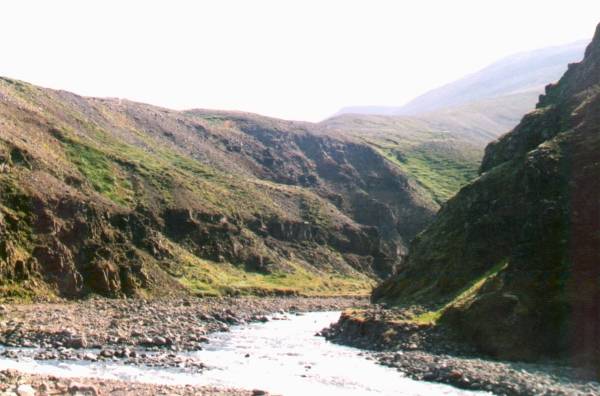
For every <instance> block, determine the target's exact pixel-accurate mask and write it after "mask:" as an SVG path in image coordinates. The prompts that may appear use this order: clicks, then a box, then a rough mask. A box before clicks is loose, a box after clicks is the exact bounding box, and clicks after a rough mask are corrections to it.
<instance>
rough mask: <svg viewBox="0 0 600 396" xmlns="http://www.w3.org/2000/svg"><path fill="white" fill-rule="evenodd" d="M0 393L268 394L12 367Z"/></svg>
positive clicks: (0, 377) (1, 375) (2, 375)
mask: <svg viewBox="0 0 600 396" xmlns="http://www.w3.org/2000/svg"><path fill="white" fill-rule="evenodd" d="M0 395H7V396H8V395H12V396H15V395H17V396H35V395H78V396H101V395H113V396H120V395H138V396H154V395H171V396H174V395H179V396H192V395H196V396H197V395H204V396H261V395H268V393H267V392H264V391H261V390H258V389H256V390H251V391H247V390H239V389H221V388H214V387H195V386H167V385H154V384H142V383H135V382H123V381H110V380H100V379H94V378H57V377H54V376H43V375H32V374H26V373H22V372H19V371H15V370H2V371H0Z"/></svg>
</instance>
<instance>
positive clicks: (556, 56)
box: [394, 41, 588, 115]
mask: <svg viewBox="0 0 600 396" xmlns="http://www.w3.org/2000/svg"><path fill="white" fill-rule="evenodd" d="M587 43H588V42H587V41H577V42H575V43H571V44H567V45H562V46H556V47H549V48H542V49H538V50H535V51H530V52H523V53H519V54H515V55H511V56H509V57H507V58H505V59H502V60H500V61H498V62H495V63H493V64H491V65H489V66H488V67H486V68H484V69H482V70H480V71H478V72H476V73H473V74H471V75H469V76H466V77H464V78H462V79H460V80H458V81H455V82H453V83H450V84H448V85H445V86H443V87H440V88H437V89H434V90H432V91H430V92H427V93H425V94H423V95H421V96H419V97H417V98H415V99H413V100H411V101H410V102H409V103H407V104H406V105H404V106H402V107H400V108H399V109H397V110H396V111H395V112H394V114H396V115H416V114H423V113H430V112H433V111H437V110H440V109H444V108H449V107H456V106H460V105H464V104H467V103H473V102H477V101H480V100H482V99H490V98H497V97H501V96H506V95H512V94H516V93H522V92H528V91H534V92H537V93H542V92H543V89H544V86H545V85H546V84H548V83H551V82H554V81H556V80H558V79H559V78H560V76H561V75H562V74H563V73H564V72H565V70H566V65H567V64H569V63H572V62H576V61H579V60H580V59H581V57H582V55H583V51H584V49H585V46H586V45H587Z"/></svg>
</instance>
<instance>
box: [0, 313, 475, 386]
mask: <svg viewBox="0 0 600 396" xmlns="http://www.w3.org/2000/svg"><path fill="white" fill-rule="evenodd" d="M338 317H339V312H313V313H308V314H304V315H301V316H295V315H290V316H288V317H286V320H271V321H270V322H268V323H257V324H250V325H244V326H235V327H232V329H231V331H230V332H225V333H215V334H212V335H211V336H210V337H209V338H210V343H209V344H207V345H206V347H205V350H202V351H198V352H194V353H193V355H195V356H197V357H198V358H200V359H201V361H202V362H204V363H205V364H206V365H207V366H208V367H209V369H207V370H204V371H203V372H202V373H189V372H185V371H182V370H174V369H156V368H147V367H139V366H125V365H122V364H118V362H109V363H107V362H99V363H86V362H72V361H62V362H56V361H34V360H31V359H21V360H19V361H15V360H11V359H0V368H15V369H19V370H22V371H27V372H31V373H38V374H52V375H57V376H67V377H97V378H106V379H121V380H129V381H138V382H147V383H160V384H173V385H182V384H192V385H211V386H223V387H234V388H243V389H262V390H266V391H269V392H271V393H274V394H282V395H290V396H294V395H340V396H341V395H344V396H351V395H361V396H362V395H394V396H397V395H473V394H477V393H476V392H468V391H463V390H460V389H456V388H453V387H450V386H447V385H441V384H433V383H428V382H421V381H414V380H412V379H409V378H407V377H404V376H403V375H402V374H401V373H399V372H398V371H397V370H395V369H392V368H388V367H384V366H381V365H378V364H376V363H375V362H373V361H371V360H368V359H366V358H365V357H364V356H362V353H361V351H360V350H358V349H355V348H350V347H345V346H341V345H336V344H332V343H330V342H327V341H326V340H325V339H324V338H322V337H315V333H316V332H317V331H319V330H321V329H322V328H324V327H326V326H328V325H329V324H330V323H332V322H334V321H336V320H337V318H338ZM479 394H483V393H479Z"/></svg>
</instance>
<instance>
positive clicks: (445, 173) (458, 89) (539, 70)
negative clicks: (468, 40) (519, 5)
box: [319, 42, 585, 205]
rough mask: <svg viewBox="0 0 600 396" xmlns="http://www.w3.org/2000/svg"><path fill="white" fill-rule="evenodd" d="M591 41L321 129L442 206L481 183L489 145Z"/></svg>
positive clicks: (517, 59) (356, 111)
mask: <svg viewBox="0 0 600 396" xmlns="http://www.w3.org/2000/svg"><path fill="white" fill-rule="evenodd" d="M584 47H585V45H584V42H577V43H573V44H569V45H565V46H559V47H551V48H545V49H541V50H537V51H532V52H527V53H522V54H517V55H513V56H511V57H508V58H506V59H503V60H501V61H499V62H496V63H494V64H492V65H490V66H489V67H487V68H485V69H483V70H481V71H479V72H477V73H474V74H473V75H470V76H467V77H465V78H463V79H460V80H458V81H455V82H453V83H450V84H448V85H446V86H444V87H440V88H438V89H435V90H432V91H431V92H428V93H426V94H424V95H422V96H419V97H417V98H415V99H414V100H413V101H411V102H410V103H409V104H407V105H406V106H404V107H385V108H383V107H377V106H369V107H353V108H345V109H342V110H341V111H340V112H338V115H336V116H334V117H332V118H329V119H327V120H324V121H323V122H321V123H320V124H319V125H320V127H321V129H322V131H324V132H325V133H327V134H330V135H334V136H337V137H344V136H350V137H353V138H354V139H357V140H359V141H362V142H364V143H366V144H368V145H370V146H371V147H373V148H374V149H375V150H376V151H378V152H379V153H381V154H382V155H383V156H384V157H386V158H387V159H388V160H389V161H390V162H391V163H393V164H395V165H396V166H398V168H399V169H400V170H401V171H402V172H404V173H406V174H407V175H408V176H409V177H410V178H411V179H412V180H414V181H415V182H416V183H417V184H418V185H420V186H421V187H422V188H423V189H424V190H425V191H426V192H427V194H428V196H429V199H430V200H432V201H433V202H434V204H436V205H439V204H442V203H443V202H445V201H446V200H447V199H448V198H450V197H451V196H453V195H454V194H455V193H456V192H458V190H459V189H460V188H461V187H462V186H464V185H465V184H466V183H468V182H470V181H471V180H473V179H474V178H475V177H476V175H477V172H476V169H477V167H478V165H479V161H480V160H481V157H482V156H483V149H484V147H485V145H486V144H487V143H489V142H490V141H492V140H494V139H496V138H497V137H498V136H500V135H502V134H503V133H506V132H507V131H509V130H511V129H512V128H513V127H515V126H516V125H517V124H518V123H519V120H520V119H521V117H522V116H523V114H525V113H526V112H528V111H529V110H530V109H531V108H533V107H534V105H535V103H536V102H537V100H538V97H539V95H540V94H541V93H542V92H543V87H544V85H545V84H547V83H550V82H554V81H556V80H557V79H558V78H559V77H560V76H561V74H562V73H563V72H564V70H565V69H566V65H567V63H568V62H572V61H576V60H579V59H581V57H582V54H583V51H584Z"/></svg>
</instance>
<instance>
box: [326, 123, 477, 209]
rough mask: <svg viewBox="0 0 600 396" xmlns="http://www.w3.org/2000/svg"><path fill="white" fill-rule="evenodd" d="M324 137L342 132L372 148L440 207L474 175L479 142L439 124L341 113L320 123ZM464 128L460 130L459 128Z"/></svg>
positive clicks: (475, 173) (457, 129)
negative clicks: (324, 133) (324, 132)
mask: <svg viewBox="0 0 600 396" xmlns="http://www.w3.org/2000/svg"><path fill="white" fill-rule="evenodd" d="M322 125H323V128H324V129H325V130H326V131H327V133H331V134H334V135H337V134H348V135H351V136H353V137H355V138H358V139H360V140H361V141H363V142H365V143H367V144H369V145H371V146H372V147H374V148H375V149H376V150H377V151H378V152H379V153H380V154H381V155H382V156H383V157H384V158H386V159H387V160H388V161H390V163H392V164H394V165H395V166H397V167H398V168H399V169H401V170H402V171H403V172H404V173H405V174H406V175H408V177H410V178H411V179H413V180H414V181H416V182H417V183H418V185H420V186H421V187H422V188H423V190H424V192H425V193H426V195H427V196H426V199H428V200H430V201H432V202H434V203H435V204H436V205H441V204H442V203H444V202H445V201H446V200H447V199H448V198H450V197H451V196H453V195H454V194H455V193H456V192H457V191H458V190H459V189H460V188H461V187H462V186H463V185H465V184H466V183H468V182H469V181H471V180H473V179H474V178H475V177H476V176H477V168H478V164H479V161H480V160H481V156H482V155H483V144H482V143H481V141H483V140H482V138H480V139H479V140H475V141H472V140H470V139H467V138H465V137H462V136H461V135H460V133H459V132H460V131H461V130H462V129H461V128H463V127H462V126H461V127H457V128H456V130H454V131H449V130H448V129H447V128H448V127H449V126H448V125H446V124H443V123H437V121H436V122H435V123H432V122H429V121H424V120H423V119H419V118H411V117H386V116H354V115H344V116H340V117H336V118H333V119H330V120H327V121H324V122H323V124H322ZM463 129H464V128H463Z"/></svg>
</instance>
